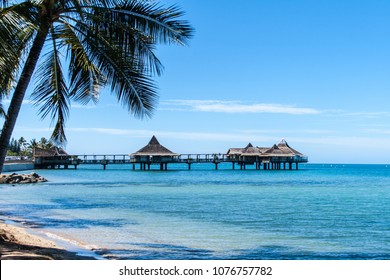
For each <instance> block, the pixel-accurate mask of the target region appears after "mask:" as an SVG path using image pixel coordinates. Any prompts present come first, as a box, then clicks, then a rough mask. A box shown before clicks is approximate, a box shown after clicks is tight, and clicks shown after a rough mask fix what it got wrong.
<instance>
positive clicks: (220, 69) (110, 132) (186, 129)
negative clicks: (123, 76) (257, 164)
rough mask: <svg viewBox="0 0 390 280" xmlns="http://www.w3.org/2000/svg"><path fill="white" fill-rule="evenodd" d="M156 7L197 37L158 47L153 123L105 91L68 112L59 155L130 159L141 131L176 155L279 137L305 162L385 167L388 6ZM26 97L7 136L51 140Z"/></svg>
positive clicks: (216, 0) (279, 1)
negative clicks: (178, 13)
mask: <svg viewBox="0 0 390 280" xmlns="http://www.w3.org/2000/svg"><path fill="white" fill-rule="evenodd" d="M164 2H166V3H177V4H179V6H180V7H181V8H182V9H183V10H185V11H186V16H185V18H186V19H188V20H189V21H190V22H191V24H192V25H193V27H194V28H195V30H196V31H195V36H194V38H193V39H192V40H191V41H190V45H189V46H188V47H180V46H172V45H171V46H159V47H158V50H157V53H158V56H159V58H160V59H161V61H162V62H163V64H164V66H165V71H164V73H163V75H162V76H161V77H156V81H157V83H158V86H159V93H160V100H159V104H158V107H157V110H156V111H155V114H154V117H153V118H152V119H150V120H138V119H135V118H133V117H132V116H131V115H130V114H128V113H127V111H126V110H125V109H123V108H122V107H121V106H120V105H118V104H117V103H116V100H115V98H114V97H113V96H111V95H110V93H109V91H108V90H104V91H103V92H102V94H101V99H100V102H99V103H98V104H97V105H93V104H90V105H87V106H80V105H77V104H74V105H73V106H72V110H71V113H70V118H69V120H68V122H67V125H66V131H67V138H68V144H67V146H66V149H67V151H68V152H69V153H73V154H102V153H106V154H117V153H120V154H122V153H126V154H127V153H132V152H135V151H137V150H138V149H140V148H141V147H142V146H144V145H145V144H146V143H147V142H148V141H149V139H150V138H151V136H152V135H156V136H157V138H158V139H159V140H160V142H161V143H162V144H163V145H165V146H166V147H168V148H170V149H171V150H173V151H175V152H178V153H214V152H218V153H219V152H221V153H223V152H226V151H227V150H228V148H230V147H243V146H245V145H246V144H248V142H251V143H252V144H254V145H258V146H268V145H269V146H271V145H272V144H274V143H278V142H279V141H280V140H281V139H282V138H284V139H286V140H287V142H288V143H289V144H290V146H292V147H294V148H296V149H297V150H299V151H301V152H302V153H304V154H306V155H308V156H309V160H310V162H319V163H322V162H324V163H389V162H390V107H389V104H390V102H389V101H390V94H389V93H390V17H389V14H390V1H385V0H370V1H368V0H365V1H363V0H354V1H352V0H337V1H336V0H322V1H321V0H316V1H314V0H294V1H291V0H290V1H288V0H257V1H254V0H252V1H221V0H213V1H206V0H197V1H194V0H192V1H190V0H177V1H164ZM28 99H29V97H28V96H27V97H26V102H25V104H24V105H23V107H22V111H21V115H20V117H19V120H18V122H17V127H16V129H15V131H14V137H16V138H18V137H20V136H24V137H25V138H27V139H32V138H37V139H39V138H40V137H42V136H45V137H50V134H51V128H52V126H51V124H50V121H49V120H45V121H41V120H40V117H39V116H37V111H38V109H37V108H35V107H33V106H32V105H31V104H29V101H28Z"/></svg>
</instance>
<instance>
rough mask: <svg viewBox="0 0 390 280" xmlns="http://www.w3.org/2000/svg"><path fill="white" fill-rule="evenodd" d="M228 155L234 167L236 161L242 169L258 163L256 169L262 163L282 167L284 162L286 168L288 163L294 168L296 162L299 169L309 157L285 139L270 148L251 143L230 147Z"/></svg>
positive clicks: (268, 166)
mask: <svg viewBox="0 0 390 280" xmlns="http://www.w3.org/2000/svg"><path fill="white" fill-rule="evenodd" d="M226 155H227V157H228V159H229V160H230V161H231V162H232V163H233V169H234V164H235V163H237V164H239V165H240V167H241V169H243V168H244V169H245V166H246V165H253V164H256V169H260V166H261V164H263V166H264V169H281V168H282V164H283V167H284V169H286V164H289V169H292V164H293V163H295V164H296V169H298V163H299V162H307V157H306V156H304V155H303V154H302V153H300V152H298V151H297V150H295V149H293V148H291V147H290V146H289V145H288V144H287V142H286V141H285V140H284V139H282V141H280V143H279V144H277V145H276V144H275V145H273V146H272V147H268V148H265V147H253V145H252V144H251V143H249V144H248V145H247V146H246V147H245V148H230V149H229V150H228V152H227V154H226Z"/></svg>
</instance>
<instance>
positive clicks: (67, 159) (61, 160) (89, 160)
mask: <svg viewBox="0 0 390 280" xmlns="http://www.w3.org/2000/svg"><path fill="white" fill-rule="evenodd" d="M34 157H35V161H34V163H35V168H36V169H39V168H51V169H54V168H61V167H63V168H65V169H67V168H69V166H73V167H74V168H75V169H77V166H78V165H80V164H99V165H102V166H103V169H106V167H107V165H109V164H131V165H132V169H133V170H135V169H136V167H137V166H139V170H151V166H152V165H158V166H159V169H160V170H168V164H172V163H175V164H186V165H187V168H188V170H191V166H192V165H193V164H214V165H215V169H216V170H217V169H218V165H219V164H221V163H231V165H232V169H236V167H237V168H238V169H240V170H243V169H244V170H245V169H246V167H247V166H250V165H252V166H255V169H256V170H260V169H261V167H263V169H264V170H281V169H283V170H286V169H288V170H291V169H293V165H294V164H295V169H298V164H299V163H304V162H308V158H307V156H304V155H303V154H301V153H300V152H298V151H296V150H294V149H293V148H291V147H290V146H289V145H288V144H287V142H286V141H285V140H282V141H281V142H280V143H279V144H278V145H276V144H275V145H273V146H272V147H268V148H264V147H254V146H252V144H251V143H249V144H248V145H247V146H246V147H245V148H230V149H229V150H228V152H227V153H225V154H221V153H218V154H217V153H214V154H178V153H174V152H172V151H170V150H169V149H167V148H166V147H164V146H162V145H161V144H160V143H159V142H158V140H157V138H156V137H155V136H153V137H152V139H151V140H150V141H149V143H148V144H147V145H146V146H145V147H143V148H141V149H140V150H138V151H137V152H135V153H133V154H130V155H126V154H122V155H69V154H67V153H66V152H65V151H64V150H62V149H57V148H54V149H53V150H42V149H37V150H36V151H35V152H34Z"/></svg>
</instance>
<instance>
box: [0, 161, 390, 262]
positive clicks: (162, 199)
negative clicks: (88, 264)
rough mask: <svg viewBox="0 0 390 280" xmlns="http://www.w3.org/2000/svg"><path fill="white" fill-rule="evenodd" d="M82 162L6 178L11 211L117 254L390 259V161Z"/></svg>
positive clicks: (4, 199)
mask: <svg viewBox="0 0 390 280" xmlns="http://www.w3.org/2000/svg"><path fill="white" fill-rule="evenodd" d="M230 168H231V166H230V165H226V166H224V165H223V164H221V165H220V166H219V169H220V170H217V171H216V170H214V165H211V164H210V165H198V166H197V165H193V170H191V171H187V170H186V168H185V165H181V166H174V165H171V166H169V169H170V170H169V171H166V172H161V171H133V170H131V166H130V165H129V166H126V165H121V166H114V165H111V166H110V165H109V166H108V169H107V170H106V171H103V170H102V169H101V167H100V166H80V167H79V169H78V170H71V169H69V170H39V172H38V173H39V174H40V175H43V176H44V177H46V178H48V179H49V180H50V182H48V183H44V184H37V185H23V186H22V185H20V186H5V185H2V186H0V194H1V196H0V209H1V212H2V214H3V215H7V216H12V217H20V218H23V219H24V220H25V221H26V222H27V223H28V224H29V225H31V226H33V227H35V228H36V229H38V230H40V231H42V232H45V233H46V234H49V235H50V236H55V237H56V238H62V239H64V240H73V241H77V244H84V245H86V246H88V247H94V248H98V249H97V250H96V251H97V253H99V254H101V255H102V256H104V257H106V258H115V259H390V203H389V202H390V165H389V166H386V165H321V164H302V165H300V170H298V171H296V170H291V171H290V170H287V171H276V170H275V171H272V170H231V169H230Z"/></svg>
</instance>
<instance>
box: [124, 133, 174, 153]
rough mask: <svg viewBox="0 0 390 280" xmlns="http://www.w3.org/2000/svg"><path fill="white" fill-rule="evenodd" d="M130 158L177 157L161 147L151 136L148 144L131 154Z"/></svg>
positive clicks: (154, 137)
mask: <svg viewBox="0 0 390 280" xmlns="http://www.w3.org/2000/svg"><path fill="white" fill-rule="evenodd" d="M131 155H132V156H179V154H176V153H174V152H172V151H170V150H168V149H167V148H165V147H164V146H162V145H161V144H160V143H159V142H158V140H157V138H156V136H154V135H153V137H152V139H150V141H149V143H148V144H147V145H146V146H145V147H143V148H142V149H140V150H138V151H137V152H135V153H133V154H131Z"/></svg>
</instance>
